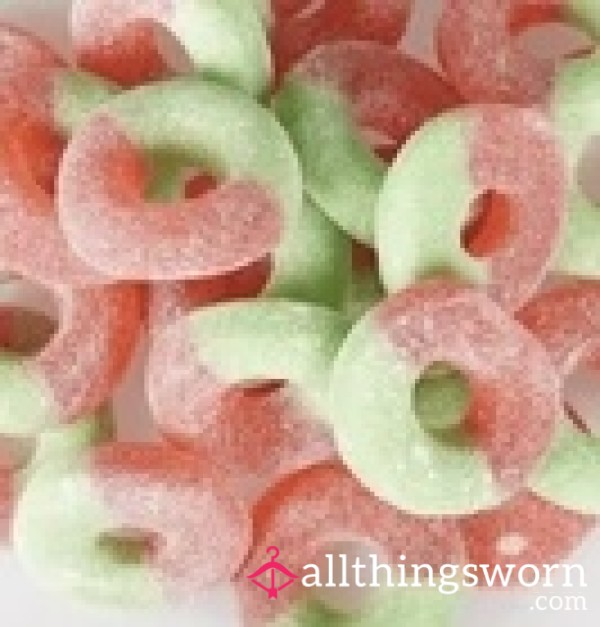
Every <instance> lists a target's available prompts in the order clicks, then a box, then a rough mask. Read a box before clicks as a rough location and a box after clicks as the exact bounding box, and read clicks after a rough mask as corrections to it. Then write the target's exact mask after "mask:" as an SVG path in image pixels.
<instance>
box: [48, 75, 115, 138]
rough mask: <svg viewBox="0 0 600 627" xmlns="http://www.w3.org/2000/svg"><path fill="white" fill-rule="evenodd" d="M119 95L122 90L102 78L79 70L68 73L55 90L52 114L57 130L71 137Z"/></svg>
mask: <svg viewBox="0 0 600 627" xmlns="http://www.w3.org/2000/svg"><path fill="white" fill-rule="evenodd" d="M120 91H121V89H120V87H118V86H117V85H114V84H113V83H110V82H109V81H106V80H104V79H103V78H100V77H99V76H95V75H93V74H88V73H87V72H81V71H78V70H65V71H64V72H63V73H62V74H61V75H60V76H59V77H58V78H57V79H56V82H55V86H54V112H53V113H54V121H55V124H56V127H57V128H58V129H59V130H60V131H62V132H63V133H65V134H66V135H70V134H71V133H72V132H73V131H74V130H75V129H77V128H79V127H80V126H81V125H82V124H84V123H85V121H86V119H87V118H88V117H89V115H90V114H91V113H93V112H94V111H95V110H96V109H97V108H98V107H99V106H100V105H102V104H104V103H105V102H106V101H108V100H110V98H112V97H113V96H116V95H117V94H118V93H120Z"/></svg>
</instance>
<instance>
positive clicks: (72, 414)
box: [0, 285, 143, 436]
mask: <svg viewBox="0 0 600 627" xmlns="http://www.w3.org/2000/svg"><path fill="white" fill-rule="evenodd" d="M47 287H49V288H50V289H51V291H52V292H53V293H54V294H55V296H56V298H57V299H58V301H59V308H60V310H59V315H60V318H59V322H58V329H57V332H56V334H55V335H54V336H53V337H52V338H51V339H50V341H49V342H48V343H47V344H46V345H45V346H44V347H43V348H42V349H41V350H40V352H38V353H37V354H35V355H32V356H30V357H25V358H23V357H19V356H17V355H14V354H11V353H10V352H6V351H4V352H2V354H1V355H0V373H1V378H2V382H3V387H2V391H1V392H0V397H1V398H2V410H1V411H0V433H2V434H4V435H9V436H35V435H38V434H39V433H40V432H42V431H45V430H47V429H48V428H50V427H52V426H53V425H57V424H59V423H61V422H69V421H72V420H75V419H76V418H77V417H78V416H79V415H82V414H85V413H89V412H91V411H94V410H96V409H97V408H98V407H99V406H100V405H101V404H102V403H103V402H104V401H106V400H107V398H108V397H109V396H110V393H111V392H112V390H113V388H114V386H115V385H116V384H117V383H118V381H119V379H120V376H121V374H122V372H123V370H124V368H125V366H126V365H127V363H128V361H129V358H130V356H131V353H132V351H133V348H134V347H135V343H136V340H137V333H138V330H139V328H140V324H141V314H142V312H141V308H142V303H143V301H142V292H141V291H140V289H139V288H137V287H134V286H129V285H120V286H106V287H87V288H78V289H76V288H70V287H66V286H61V287H56V286H47Z"/></svg>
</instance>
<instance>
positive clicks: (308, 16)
mask: <svg viewBox="0 0 600 627" xmlns="http://www.w3.org/2000/svg"><path fill="white" fill-rule="evenodd" d="M411 5H412V2H411V0H377V1H374V0H350V1H348V0H325V1H324V2H311V1H310V0H302V1H298V2H294V1H292V2H286V1H285V0H284V1H280V0H276V1H275V2H273V13H274V17H275V20H274V25H273V32H272V43H271V45H272V48H273V58H274V62H275V68H276V75H277V76H281V75H283V74H285V72H287V71H288V70H289V68H290V67H291V66H292V65H293V64H294V62H295V61H297V60H298V59H300V58H301V57H302V56H304V55H305V54H306V53H307V52H309V51H310V50H312V49H313V48H316V47H317V46H318V45H320V44H323V43H329V42H335V41H344V40H362V41H377V42H381V43H383V44H388V45H391V46H393V45H395V44H397V43H398V41H399V39H400V37H401V35H402V34H403V33H404V31H405V29H406V25H407V22H408V18H409V15H410V10H411Z"/></svg>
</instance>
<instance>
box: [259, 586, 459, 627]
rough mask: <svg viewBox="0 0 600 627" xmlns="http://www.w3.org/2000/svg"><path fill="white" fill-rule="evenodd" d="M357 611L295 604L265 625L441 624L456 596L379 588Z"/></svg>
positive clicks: (376, 626) (357, 626)
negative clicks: (341, 610) (346, 611)
mask: <svg viewBox="0 0 600 627" xmlns="http://www.w3.org/2000/svg"><path fill="white" fill-rule="evenodd" d="M371 593H372V598H371V599H370V602H369V603H368V604H367V605H366V607H365V608H364V609H363V610H362V611H360V612H353V613H345V612H339V611H334V610H331V609H328V608H326V607H325V606H324V605H323V604H321V603H319V602H317V601H309V600H305V601H301V602H298V603H296V604H295V605H294V606H293V608H292V609H291V610H290V611H289V612H288V613H286V614H282V615H281V616H278V617H277V618H276V619H275V620H273V621H271V622H270V623H269V624H268V627H390V626H392V625H411V627H444V626H445V625H449V624H451V621H452V615H453V613H454V610H455V605H456V599H455V598H454V597H453V596H449V595H446V596H444V595H442V594H440V593H439V592H438V591H437V590H435V589H428V588H420V589H414V588H403V589H385V588H380V589H376V590H373V591H371Z"/></svg>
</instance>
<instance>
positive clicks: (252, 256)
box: [59, 114, 280, 280]
mask: <svg viewBox="0 0 600 627" xmlns="http://www.w3.org/2000/svg"><path fill="white" fill-rule="evenodd" d="M148 176H149V164H148V163H147V161H146V160H145V159H144V157H143V154H142V152H141V151H140V149H139V147H138V146H136V145H135V143H134V142H132V141H131V140H130V139H129V138H128V134H127V131H126V130H125V129H122V128H120V126H119V124H118V123H116V122H115V121H114V120H112V119H111V118H110V117H109V116H107V115H104V114H101V115H97V116H95V117H94V118H93V119H92V120H90V121H89V123H88V124H87V125H86V126H85V128H83V129H81V131H80V132H79V133H77V134H76V136H75V137H74V138H73V140H72V141H71V143H70V144H69V147H68V149H67V151H66V153H65V156H64V159H63V163H62V169H61V175H60V183H59V206H60V212H61V218H62V220H63V224H64V227H65V229H66V230H67V236H68V238H69V240H70V241H71V242H73V241H76V242H77V249H78V251H83V250H84V249H85V250H87V253H86V258H87V260H88V261H89V262H90V263H96V264H97V265H99V266H101V269H100V268H99V270H101V271H103V272H105V273H107V274H110V275H111V276H113V277H114V278H115V279H125V280H146V279H153V280H171V279H185V278H191V277H198V278H201V277H211V276H214V275H218V274H223V273H227V272H231V271H233V270H236V269H237V268H240V267H243V266H245V265H247V264H248V263H251V262H254V261H257V260H259V259H261V258H263V257H265V255H266V254H268V253H269V252H270V251H271V250H272V249H273V248H274V247H275V246H276V245H277V243H278V240H279V235H280V220H279V217H278V206H277V203H276V202H275V201H274V200H273V199H272V198H271V195H270V194H268V193H267V192H266V191H264V189H263V188H261V187H260V186H258V185H256V184H254V183H252V182H244V181H231V182H224V183H223V184H221V185H220V186H219V187H218V188H217V189H215V190H214V191H212V192H209V193H207V194H205V195H203V196H202V197H201V198H198V199H190V200H182V201H180V202H173V203H167V204H165V205H163V206H161V204H160V203H148V202H147V201H146V200H145V199H144V191H145V187H146V184H147V181H148ZM242 208H243V210H242ZM91 233H93V234H94V235H93V237H90V234H91Z"/></svg>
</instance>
